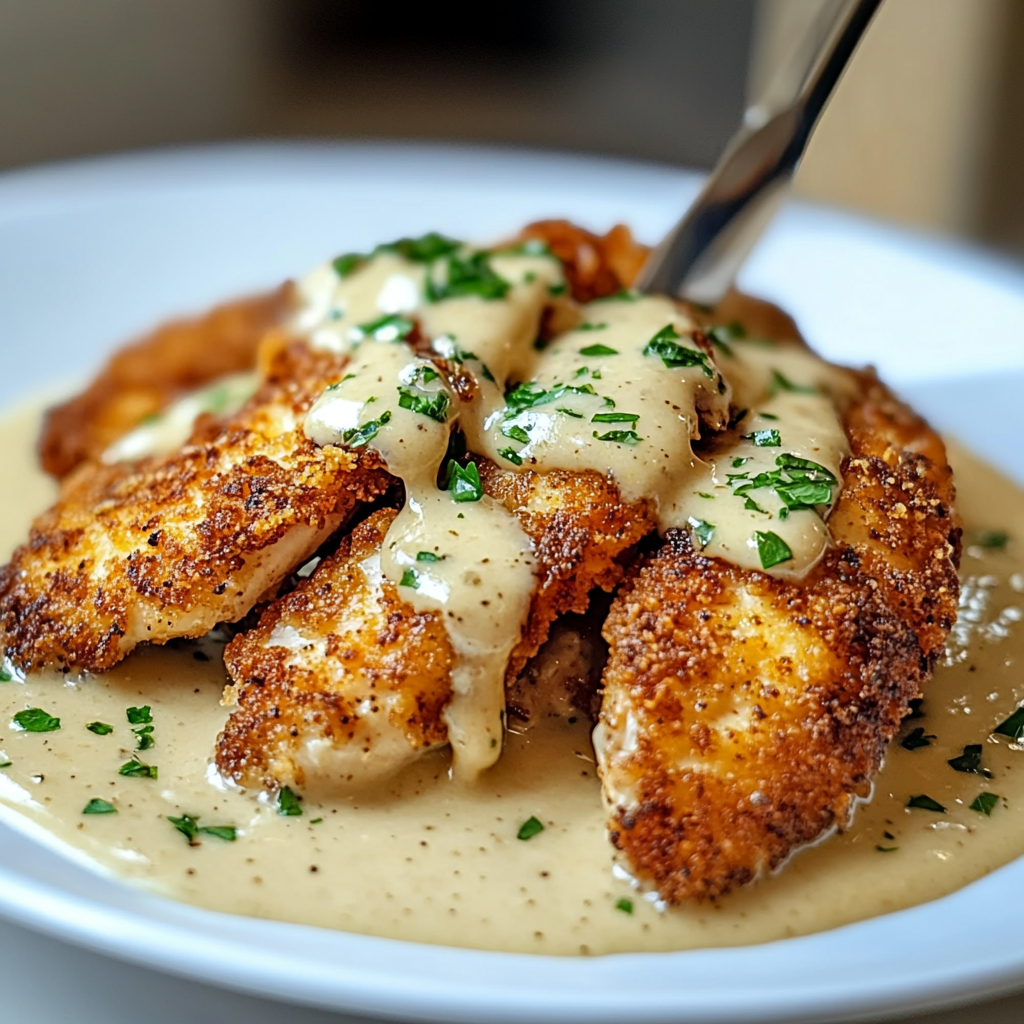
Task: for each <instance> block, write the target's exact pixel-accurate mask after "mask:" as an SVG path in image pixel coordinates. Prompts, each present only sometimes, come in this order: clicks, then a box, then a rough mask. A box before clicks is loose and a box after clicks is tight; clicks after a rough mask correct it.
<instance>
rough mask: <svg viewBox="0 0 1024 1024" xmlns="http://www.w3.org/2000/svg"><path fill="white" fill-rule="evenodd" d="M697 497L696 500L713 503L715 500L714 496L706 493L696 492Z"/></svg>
mask: <svg viewBox="0 0 1024 1024" xmlns="http://www.w3.org/2000/svg"><path fill="white" fill-rule="evenodd" d="M697 497H698V498H708V499H709V500H710V501H714V500H715V496H714V495H713V494H708V492H707V491H698V492H697Z"/></svg>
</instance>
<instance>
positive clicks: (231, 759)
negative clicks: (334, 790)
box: [216, 509, 453, 789]
mask: <svg viewBox="0 0 1024 1024" xmlns="http://www.w3.org/2000/svg"><path fill="white" fill-rule="evenodd" d="M396 514H397V513H396V512H395V511H394V510H392V509H383V510H381V511H379V512H375V513H374V514H373V515H372V516H371V517H370V518H369V519H367V520H366V521H365V522H363V523H361V524H360V525H359V526H357V527H356V528H355V530H353V531H352V533H351V535H350V536H348V537H346V538H345V539H344V540H343V541H342V543H341V546H340V548H339V549H338V551H337V552H336V553H334V554H333V555H331V556H329V557H328V558H325V559H324V560H323V561H322V562H320V564H319V565H318V566H317V567H316V569H315V571H314V572H313V574H312V575H311V576H310V577H309V578H308V579H305V580H303V581H302V582H301V583H300V584H299V585H298V587H297V588H296V589H295V590H294V591H292V592H291V593H290V594H287V595H286V596H285V597H282V598H280V599H279V600H277V601H275V602H274V603H273V604H272V605H271V606H270V608H268V609H267V611H265V612H264V614H263V615H262V617H261V618H260V622H259V625H258V626H256V628H254V629H251V630H249V632H247V633H244V634H240V635H239V636H237V637H235V639H234V640H232V641H231V643H230V644H228V646H227V649H226V651H225V653H224V661H225V664H226V665H227V667H228V672H229V673H230V675H231V678H232V680H233V682H234V685H231V686H229V687H228V688H227V689H226V690H225V695H224V696H225V703H229V702H230V703H233V704H236V705H237V708H236V710H235V711H234V713H233V714H232V715H231V717H230V718H229V719H228V723H227V726H226V727H225V729H224V732H223V733H222V734H221V736H220V738H219V739H218V741H217V754H216V757H217V765H218V767H219V768H220V770H221V771H222V772H223V773H224V774H225V775H227V776H230V777H231V778H234V779H236V780H239V781H244V782H246V783H249V784H255V785H260V786H267V787H270V788H276V787H277V786H278V785H282V784H284V785H294V786H297V787H301V788H304V789H309V788H314V787H316V786H317V785H318V784H319V785H323V784H324V783H329V784H331V785H344V784H345V783H346V782H351V781H353V780H355V781H358V782H360V783H365V782H367V781H370V780H372V779H374V778H376V777H379V776H381V775H385V774H388V773H389V772H392V771H395V770H397V769H398V768H400V767H401V766H402V765H403V764H405V763H406V762H407V761H409V760H411V759H412V758H414V757H415V756H417V755H418V754H419V753H421V752H422V751H424V750H427V749H429V748H430V747H432V746H437V745H439V744H443V743H445V742H446V739H447V730H446V728H445V725H444V722H443V719H442V712H443V711H444V708H445V705H446V704H447V703H448V700H449V699H450V697H451V685H450V675H451V666H452V657H453V655H452V648H451V644H450V643H449V641H448V633H447V631H446V630H445V628H444V623H443V622H442V621H441V619H440V616H438V615H437V614H436V613H418V612H416V611H415V610H414V609H413V608H412V607H411V606H410V605H408V604H406V603H405V602H404V601H402V600H401V598H399V596H398V588H397V587H396V586H395V585H394V584H393V583H391V582H389V581H388V580H386V579H385V578H384V577H383V575H382V573H381V570H380V548H381V544H382V542H383V540H384V534H385V533H386V532H387V528H388V526H390V525H391V521H392V520H393V519H394V517H395V515H396Z"/></svg>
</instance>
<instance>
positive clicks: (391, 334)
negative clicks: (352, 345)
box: [352, 313, 416, 341]
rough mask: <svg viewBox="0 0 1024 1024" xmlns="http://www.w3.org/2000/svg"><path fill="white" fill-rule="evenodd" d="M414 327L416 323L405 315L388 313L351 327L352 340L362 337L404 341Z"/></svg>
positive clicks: (361, 338) (359, 339) (376, 339)
mask: <svg viewBox="0 0 1024 1024" xmlns="http://www.w3.org/2000/svg"><path fill="white" fill-rule="evenodd" d="M415 327H416V324H415V323H413V321H412V320H410V319H409V318H408V317H407V316H403V315H402V314H401V313H390V314H386V315H385V316H380V317H377V319H376V320H370V321H369V322H367V323H365V324H359V325H358V326H356V327H355V328H353V330H352V340H353V341H362V340H363V339H364V338H373V340H374V341H405V339H406V338H408V337H409V335H410V334H412V332H413V330H414V329H415Z"/></svg>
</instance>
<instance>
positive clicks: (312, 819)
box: [309, 818, 324, 825]
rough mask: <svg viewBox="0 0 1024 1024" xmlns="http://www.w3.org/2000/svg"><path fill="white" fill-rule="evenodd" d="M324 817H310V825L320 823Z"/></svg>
mask: <svg viewBox="0 0 1024 1024" xmlns="http://www.w3.org/2000/svg"><path fill="white" fill-rule="evenodd" d="M323 820H324V819H323V818H310V819H309V823H310V825H319V824H320V823H321V822H322V821H323Z"/></svg>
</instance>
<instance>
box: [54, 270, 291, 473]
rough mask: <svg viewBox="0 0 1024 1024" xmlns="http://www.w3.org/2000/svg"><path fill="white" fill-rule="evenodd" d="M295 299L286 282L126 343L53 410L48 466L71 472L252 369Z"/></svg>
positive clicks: (174, 322)
mask: <svg viewBox="0 0 1024 1024" xmlns="http://www.w3.org/2000/svg"><path fill="white" fill-rule="evenodd" d="M291 301H292V300H291V286H290V285H282V286H281V287H280V288H278V289H277V291H274V292H269V293H267V294H263V295H255V296H253V297H251V298H246V299H239V300H236V301H235V302H228V303H225V304H223V305H220V306H217V307H216V308H215V309H213V310H211V311H210V312H209V313H207V314H205V315H204V316H200V317H194V318H191V319H188V320H174V321H172V322H171V323H168V324H164V325H163V326H161V327H158V328H157V329H156V330H155V331H153V333H152V334H149V335H147V336H146V337H145V338H142V339H141V340H140V341H137V342H134V343H133V344H131V345H127V346H126V347H124V348H122V349H120V350H119V351H118V352H116V353H115V354H114V355H113V356H112V357H111V359H110V361H109V362H108V363H107V365H106V366H105V367H104V368H103V369H102V370H101V371H100V374H99V376H98V377H97V378H96V379H95V380H94V381H93V382H92V384H90V385H89V387H88V388H86V390H85V391H83V392H82V393H81V394H79V395H76V396H75V397H74V398H71V399H69V400H68V401H66V402H63V403H62V404H61V405H58V406H54V408H52V409H50V410H49V411H48V412H47V414H46V419H45V421H44V423H43V428H42V430H41V432H40V435H39V459H40V461H41V463H42V466H43V469H45V470H46V472H47V473H50V474H51V475H53V476H55V477H64V476H66V475H67V474H68V473H70V472H71V471H72V470H73V469H74V468H75V467H76V466H78V465H79V464H80V463H82V462H86V461H98V460H99V458H100V456H101V455H102V454H103V452H104V451H105V450H106V448H107V447H108V446H109V445H110V444H111V443H112V442H114V441H115V440H117V438H119V437H121V436H122V435H123V434H126V433H128V431H129V430H131V429H132V428H134V427H136V426H138V424H139V423H141V422H142V420H144V419H145V418H146V417H147V416H151V415H153V414H154V413H157V412H159V411H160V410H161V409H164V408H166V407H167V406H168V405H170V404H171V402H173V401H174V400H175V399H176V398H179V397H180V396H181V395H183V394H185V393H186V392H188V391H191V390H193V389H195V388H197V387H200V386H201V385H203V384H206V383H208V382H209V381H211V380H214V379H215V378H217V377H222V376H224V375H225V374H228V373H237V372H239V371H241V370H250V369H252V368H253V367H254V366H255V365H256V349H257V346H258V344H259V341H260V339H261V338H262V337H263V335H264V333H265V332H266V331H267V330H268V329H269V328H270V327H271V326H273V325H274V324H276V323H278V322H279V321H280V320H281V319H282V318H283V316H284V314H285V312H286V310H287V309H288V308H289V305H290V303H291Z"/></svg>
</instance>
